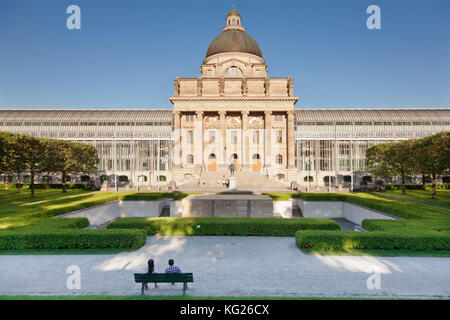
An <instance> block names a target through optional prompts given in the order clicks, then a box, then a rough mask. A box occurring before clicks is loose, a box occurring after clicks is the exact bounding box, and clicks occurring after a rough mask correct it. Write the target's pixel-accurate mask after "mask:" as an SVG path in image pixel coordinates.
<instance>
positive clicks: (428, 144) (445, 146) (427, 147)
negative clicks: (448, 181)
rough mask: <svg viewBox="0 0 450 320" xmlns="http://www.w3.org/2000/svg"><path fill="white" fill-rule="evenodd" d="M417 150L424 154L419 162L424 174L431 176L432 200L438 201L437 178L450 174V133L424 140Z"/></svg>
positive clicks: (419, 143) (435, 135) (420, 142)
mask: <svg viewBox="0 0 450 320" xmlns="http://www.w3.org/2000/svg"><path fill="white" fill-rule="evenodd" d="M416 148H417V149H418V152H420V153H421V154H422V155H421V157H420V159H418V161H417V162H420V167H421V170H422V172H423V173H425V174H429V175H431V178H432V186H433V188H432V198H433V199H436V180H437V176H438V175H442V174H446V173H448V172H449V169H450V131H446V132H440V133H438V134H434V135H432V136H428V137H425V138H422V139H420V140H419V141H418V142H417V144H416Z"/></svg>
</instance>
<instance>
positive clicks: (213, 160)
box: [208, 153, 217, 171]
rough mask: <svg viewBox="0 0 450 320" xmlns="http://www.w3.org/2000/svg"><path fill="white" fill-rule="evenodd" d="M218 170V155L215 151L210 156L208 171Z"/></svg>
mask: <svg viewBox="0 0 450 320" xmlns="http://www.w3.org/2000/svg"><path fill="white" fill-rule="evenodd" d="M216 170H217V164H216V155H215V154H214V153H211V154H210V155H209V156H208V171H216Z"/></svg>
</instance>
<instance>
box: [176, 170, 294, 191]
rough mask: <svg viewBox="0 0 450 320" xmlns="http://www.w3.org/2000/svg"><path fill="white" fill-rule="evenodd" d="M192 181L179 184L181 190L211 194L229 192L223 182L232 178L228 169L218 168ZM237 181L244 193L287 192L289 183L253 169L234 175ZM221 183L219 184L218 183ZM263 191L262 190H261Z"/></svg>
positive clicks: (199, 175) (197, 173)
mask: <svg viewBox="0 0 450 320" xmlns="http://www.w3.org/2000/svg"><path fill="white" fill-rule="evenodd" d="M192 177H193V178H192V180H189V181H186V182H184V183H182V184H179V187H180V189H186V188H188V189H191V188H194V189H195V188H199V187H201V188H202V189H203V188H207V189H209V190H211V192H220V191H225V190H227V189H226V188H225V187H223V186H222V181H223V180H226V179H228V178H229V177H230V172H229V170H228V169H227V168H218V169H217V171H201V172H196V173H195V174H193V175H192ZM234 177H235V179H236V188H237V189H238V190H242V191H253V192H255V193H258V192H259V191H261V190H264V191H265V192H269V191H272V190H273V191H279V192H282V191H284V192H287V191H288V187H289V183H288V182H286V181H281V180H278V179H276V178H274V177H267V176H266V175H264V174H262V173H260V172H254V171H252V170H251V169H242V170H241V171H236V172H235V173H234ZM198 179H200V186H197V181H198ZM218 181H219V183H217V182H218ZM259 189H261V190H259Z"/></svg>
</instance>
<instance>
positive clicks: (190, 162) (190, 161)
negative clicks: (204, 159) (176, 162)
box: [187, 154, 194, 164]
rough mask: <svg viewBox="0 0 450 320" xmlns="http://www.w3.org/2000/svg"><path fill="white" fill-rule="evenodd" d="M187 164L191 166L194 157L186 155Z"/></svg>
mask: <svg viewBox="0 0 450 320" xmlns="http://www.w3.org/2000/svg"><path fill="white" fill-rule="evenodd" d="M187 163H188V164H193V163H194V156H193V155H192V154H188V155H187Z"/></svg>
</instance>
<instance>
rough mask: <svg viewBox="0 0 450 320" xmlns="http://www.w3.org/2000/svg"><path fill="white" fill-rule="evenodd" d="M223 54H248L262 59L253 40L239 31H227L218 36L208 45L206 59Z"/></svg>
mask: <svg viewBox="0 0 450 320" xmlns="http://www.w3.org/2000/svg"><path fill="white" fill-rule="evenodd" d="M224 52H243V53H250V54H254V55H256V56H258V57H261V58H262V53H261V49H260V48H259V45H258V43H257V42H256V41H255V39H253V38H252V37H251V36H250V35H249V34H247V33H245V31H242V30H239V29H229V30H225V31H223V32H222V33H221V34H219V35H218V36H217V37H216V38H215V39H214V40H213V41H212V42H211V44H210V45H209V47H208V50H207V51H206V58H208V57H209V56H212V55H213V54H217V53H224Z"/></svg>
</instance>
